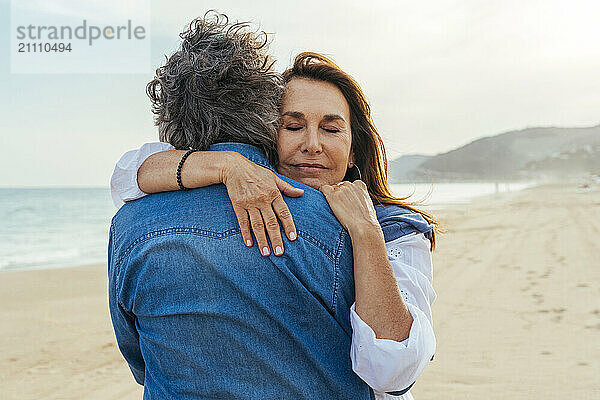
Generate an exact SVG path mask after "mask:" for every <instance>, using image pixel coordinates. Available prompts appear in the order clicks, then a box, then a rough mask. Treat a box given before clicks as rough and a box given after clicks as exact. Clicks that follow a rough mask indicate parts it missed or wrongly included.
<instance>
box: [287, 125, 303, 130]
mask: <svg viewBox="0 0 600 400" xmlns="http://www.w3.org/2000/svg"><path fill="white" fill-rule="evenodd" d="M285 129H287V130H288V131H299V130H300V129H302V127H301V126H286V127H285Z"/></svg>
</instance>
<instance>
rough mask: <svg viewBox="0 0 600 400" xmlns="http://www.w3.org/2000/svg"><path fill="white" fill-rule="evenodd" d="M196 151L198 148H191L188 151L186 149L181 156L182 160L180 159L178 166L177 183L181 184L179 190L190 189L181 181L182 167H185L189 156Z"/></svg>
mask: <svg viewBox="0 0 600 400" xmlns="http://www.w3.org/2000/svg"><path fill="white" fill-rule="evenodd" d="M195 151H198V149H189V150H188V151H186V153H185V154H184V155H183V157H181V161H179V165H178V166H177V185H179V190H188V188H186V187H185V186H183V183H181V168H182V167H183V163H184V162H185V160H186V159H187V158H188V156H189V155H190V154H192V153H193V152H195Z"/></svg>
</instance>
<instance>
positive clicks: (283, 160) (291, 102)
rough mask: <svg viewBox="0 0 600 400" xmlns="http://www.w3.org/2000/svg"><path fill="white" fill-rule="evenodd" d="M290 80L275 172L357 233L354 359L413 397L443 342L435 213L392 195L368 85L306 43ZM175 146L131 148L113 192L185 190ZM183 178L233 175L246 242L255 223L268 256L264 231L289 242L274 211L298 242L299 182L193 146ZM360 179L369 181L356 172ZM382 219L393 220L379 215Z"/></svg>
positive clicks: (121, 195)
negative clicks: (434, 257) (293, 208)
mask: <svg viewBox="0 0 600 400" xmlns="http://www.w3.org/2000/svg"><path fill="white" fill-rule="evenodd" d="M283 78H284V81H285V84H286V91H285V95H284V98H283V104H282V109H281V125H280V129H279V132H278V144H277V151H278V157H279V162H278V165H277V170H278V172H279V173H280V174H282V175H285V176H287V177H289V178H291V179H293V180H296V181H298V182H301V183H303V184H305V185H307V186H308V187H310V188H312V189H317V190H320V191H321V192H322V193H323V194H324V196H325V198H326V199H327V201H328V203H329V205H330V207H331V209H332V211H333V213H334V214H335V216H336V217H337V218H338V220H339V221H340V223H341V224H342V225H343V226H344V228H345V229H346V230H347V231H348V233H349V234H350V237H351V239H352V246H353V256H354V278H355V298H356V301H355V304H354V305H353V306H352V308H351V322H352V328H353V337H352V352H351V358H352V365H353V369H354V371H355V372H356V373H357V374H358V375H359V376H360V377H361V378H362V379H363V380H364V381H365V382H366V383H367V384H369V385H370V386H371V387H372V388H373V389H374V391H375V393H376V398H381V399H383V398H386V397H388V396H389V395H387V394H386V392H392V393H394V394H395V395H399V394H400V393H405V394H403V397H400V398H404V399H412V395H411V394H410V392H409V391H408V389H409V388H410V386H411V385H412V383H413V382H414V381H415V380H416V378H417V377H418V376H419V375H420V374H421V373H422V371H423V370H424V368H425V366H426V365H427V364H428V362H429V361H430V359H431V358H432V356H433V353H434V351H435V336H434V334H433V328H432V320H431V308H430V306H431V304H432V303H433V301H434V300H435V298H436V294H435V291H434V290H433V287H432V273H433V271H432V265H431V254H430V249H433V248H434V246H435V232H434V228H435V225H436V221H435V220H434V219H433V218H432V217H431V216H430V215H429V214H427V213H425V212H423V211H419V210H416V209H414V208H412V207H411V206H409V205H407V204H405V203H404V202H403V201H402V200H403V199H399V198H395V197H394V196H393V195H392V194H391V192H390V189H389V186H388V184H387V179H386V172H385V171H386V167H385V151H384V148H383V143H382V141H381V139H380V137H379V134H378V133H377V131H376V129H375V126H374V124H373V122H372V119H371V115H370V110H369V106H368V104H367V102H366V100H365V98H364V95H363V93H362V91H361V89H360V87H359V86H358V84H357V83H356V82H355V81H354V80H353V79H352V78H351V77H350V76H349V75H348V74H346V73H345V72H343V71H342V70H341V69H340V68H339V67H338V66H337V65H335V64H334V63H333V62H332V61H330V60H329V59H327V58H326V57H324V56H321V55H319V54H315V53H302V54H300V55H298V56H297V57H296V59H295V62H294V65H293V67H292V68H290V69H289V70H287V71H285V72H284V74H283ZM172 149H173V147H172V146H170V145H168V144H166V143H151V144H147V145H144V146H143V147H142V148H141V149H139V150H135V151H132V152H128V153H126V154H125V155H124V156H123V158H122V159H121V160H120V161H119V163H118V164H117V168H116V169H115V173H114V174H113V178H112V180H111V186H112V188H113V194H114V195H115V198H116V201H117V202H118V201H120V200H132V199H135V198H139V197H141V196H143V195H144V194H145V193H155V192H161V191H167V190H177V189H178V185H179V184H178V182H177V179H176V178H175V171H176V170H177V166H178V164H179V162H180V160H181V157H182V154H183V153H186V151H184V150H172ZM138 168H139V170H138ZM180 178H181V183H182V184H183V185H184V186H185V187H187V188H195V187H202V186H207V185H210V184H215V183H224V184H225V185H226V186H227V190H228V193H229V195H230V198H231V201H232V204H233V207H234V210H235V213H236V215H237V218H238V221H239V224H240V230H241V234H242V238H243V240H244V242H245V243H246V245H247V246H252V245H253V240H252V233H254V236H255V238H256V242H257V243H258V247H259V249H260V251H261V254H262V255H263V256H269V255H270V248H269V245H268V241H267V235H268V236H269V239H270V241H271V244H272V248H273V251H274V254H275V256H280V255H281V254H283V252H284V247H283V240H282V237H281V233H280V228H279V225H278V223H277V218H279V220H280V221H281V223H282V225H283V228H284V231H285V232H286V236H287V237H288V238H289V239H290V240H295V238H296V227H295V226H294V223H293V220H292V217H291V215H290V213H289V210H288V209H287V206H286V205H285V202H284V201H283V197H282V196H281V192H283V193H284V194H286V195H288V196H300V195H302V193H303V191H302V189H297V188H294V187H292V186H291V185H289V184H287V183H286V182H284V181H283V180H281V179H279V178H278V177H277V176H276V175H275V174H273V173H272V172H271V171H269V170H267V169H265V168H263V167H261V166H258V165H256V164H254V163H252V162H251V161H249V160H247V159H245V158H244V157H243V156H241V155H240V154H238V153H230V152H221V153H220V154H219V152H214V151H208V152H194V153H191V154H190V155H189V157H188V158H187V160H186V161H185V163H184V166H183V168H182V169H181V177H180ZM353 178H360V179H359V180H355V181H354V182H350V180H351V179H353ZM136 180H137V182H136ZM138 184H139V186H138ZM307 190H309V189H307ZM373 203H376V204H377V205H375V206H374V204H373ZM384 217H385V219H386V221H387V223H386V224H385V225H380V223H379V220H382V219H383V218H384ZM390 398H398V397H390Z"/></svg>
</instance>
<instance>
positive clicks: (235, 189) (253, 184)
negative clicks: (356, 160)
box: [221, 156, 304, 256]
mask: <svg viewBox="0 0 600 400" xmlns="http://www.w3.org/2000/svg"><path fill="white" fill-rule="evenodd" d="M235 160H236V161H235V162H232V163H230V164H229V165H228V166H226V167H225V168H223V176H222V178H221V181H222V182H223V183H224V184H225V186H227V192H228V193H229V198H230V199H231V203H232V204H233V210H234V212H235V215H236V216H237V219H238V223H239V224H240V230H241V232H242V238H243V239H244V243H245V244H246V246H249V247H250V246H252V235H251V233H250V228H251V227H252V231H253V232H254V236H255V237H256V241H257V242H258V246H259V249H260V252H261V254H262V255H263V256H268V255H269V254H270V249H269V244H268V242H267V237H266V234H265V230H266V233H267V234H268V235H269V239H270V240H271V245H272V246H273V251H274V253H275V255H277V256H280V255H282V254H283V251H284V249H283V239H282V238H281V232H280V229H279V223H278V221H277V218H279V220H280V221H281V223H282V225H283V230H284V231H285V233H286V236H287V237H288V239H290V240H295V239H296V237H297V233H296V227H295V225H294V220H293V219H292V214H291V213H290V210H289V209H288V206H287V204H285V201H284V200H283V196H282V195H281V193H283V194H285V195H287V196H290V197H299V196H302V194H303V193H304V190H302V189H298V188H295V187H293V186H292V185H290V184H289V183H287V182H285V181H284V180H282V179H280V178H279V177H278V176H277V175H275V174H274V173H273V172H272V171H270V170H269V169H267V168H264V167H262V166H260V165H257V164H255V163H253V162H252V161H250V160H248V159H247V158H246V157H244V156H240V157H236V158H235Z"/></svg>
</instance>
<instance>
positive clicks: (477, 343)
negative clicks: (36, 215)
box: [0, 184, 600, 400]
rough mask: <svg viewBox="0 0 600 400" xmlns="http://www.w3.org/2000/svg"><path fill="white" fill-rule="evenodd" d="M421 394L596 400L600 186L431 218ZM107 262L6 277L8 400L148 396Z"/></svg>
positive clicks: (490, 202) (2, 331)
mask: <svg viewBox="0 0 600 400" xmlns="http://www.w3.org/2000/svg"><path fill="white" fill-rule="evenodd" d="M437 215H438V216H439V217H440V219H441V220H442V222H443V223H444V224H445V226H446V227H447V229H448V232H447V233H446V234H444V235H442V236H440V238H439V244H438V249H437V250H436V251H435V253H434V287H435V290H436V292H437V294H438V298H437V301H436V302H435V304H434V306H433V316H434V326H435V331H436V337H437V345H438V347H437V353H436V355H435V359H434V360H433V361H432V362H431V363H430V365H429V366H428V368H427V369H426V370H425V372H424V374H423V375H422V376H421V377H420V379H419V380H418V381H417V383H416V384H415V386H414V387H413V389H412V391H411V392H412V393H413V396H414V397H415V399H417V400H425V399H506V398H515V399H563V398H567V396H568V398H573V399H598V398H600V378H599V376H600V301H599V300H598V298H599V295H600V285H599V283H600V261H599V260H600V251H599V250H600V244H599V242H600V190H596V191H593V192H587V193H583V192H581V191H579V190H578V189H577V188H576V186H575V185H568V184H561V185H545V186H541V187H536V188H530V189H526V190H523V191H521V192H515V193H506V194H501V195H494V196H488V197H485V198H479V199H476V200H474V201H473V202H471V203H470V204H463V205H453V206H449V207H446V208H445V209H443V210H440V211H438V212H437ZM106 286H107V282H106V266H105V265H95V266H86V267H78V268H65V269H56V270H38V271H23V272H6V273H2V274H0V302H1V307H0V398H2V399H5V400H12V399H19V400H25V399H39V398H44V399H63V400H64V399H103V400H106V399H140V398H141V393H142V391H141V388H140V387H139V386H138V385H137V384H135V383H134V381H133V378H132V377H131V374H130V372H129V370H128V368H127V366H126V364H125V362H124V361H123V360H122V358H121V356H120V354H119V352H118V349H117V348H116V345H115V341H114V336H113V332H112V328H111V325H110V319H109V316H108V311H107V302H106Z"/></svg>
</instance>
